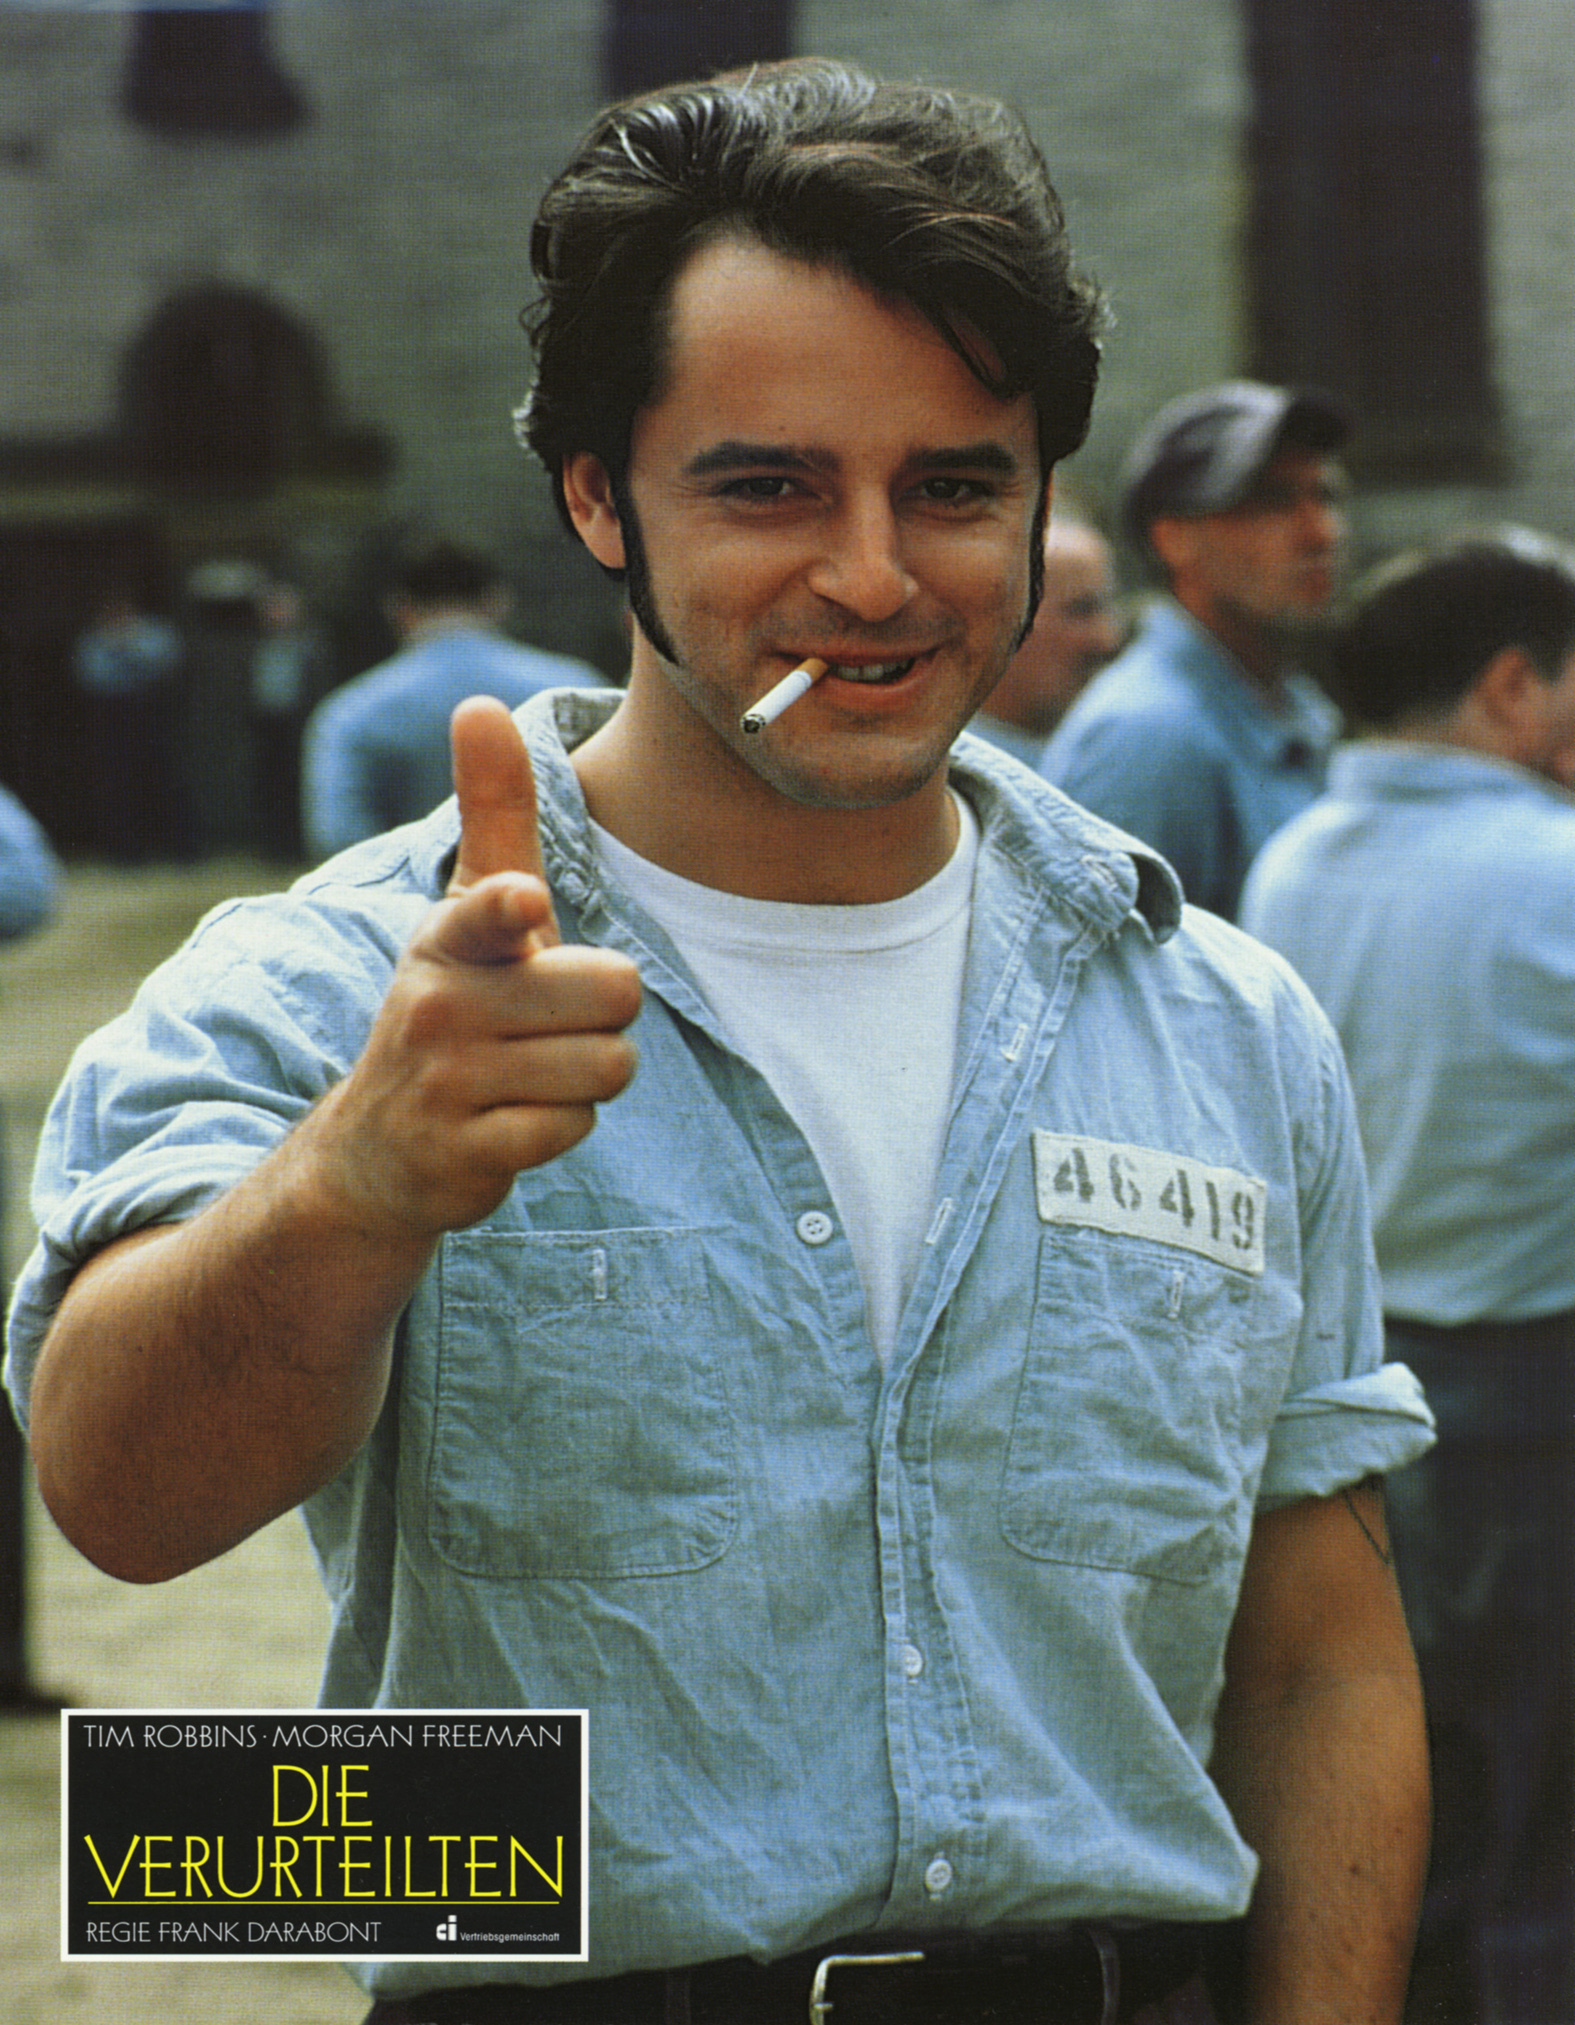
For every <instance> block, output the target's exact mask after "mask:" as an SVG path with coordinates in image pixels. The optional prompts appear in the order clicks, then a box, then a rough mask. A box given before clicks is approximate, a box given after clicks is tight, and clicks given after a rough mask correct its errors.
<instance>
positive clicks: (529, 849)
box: [448, 696, 558, 942]
mask: <svg viewBox="0 0 1575 2025" xmlns="http://www.w3.org/2000/svg"><path fill="white" fill-rule="evenodd" d="M449 742H450V748H451V750H452V753H453V763H454V792H455V794H456V795H457V796H458V798H459V851H458V854H457V856H456V857H455V860H454V875H453V877H452V878H451V879H450V880H449V884H448V890H449V892H450V894H459V893H466V892H469V890H470V889H471V887H473V886H476V885H479V884H480V883H481V881H482V880H483V879H490V878H491V877H492V876H493V874H494V873H497V872H524V873H527V874H528V875H529V876H530V877H532V878H535V879H539V880H540V881H541V882H542V884H543V885H544V886H545V885H546V883H547V870H546V866H545V865H544V864H543V862H542V855H541V834H540V830H539V828H538V823H537V814H536V777H535V775H534V774H533V773H532V771H531V763H530V754H529V752H528V751H527V750H526V747H525V741H524V739H523V738H522V737H521V736H520V729H519V726H518V725H517V724H516V723H515V722H514V719H513V717H512V715H511V714H510V712H509V709H508V707H507V705H506V704H503V703H500V702H499V701H498V700H497V698H496V697H492V696H471V697H468V698H467V699H466V700H465V701H464V702H463V703H461V704H460V706H459V708H458V709H457V710H456V711H455V712H454V715H453V717H452V719H451V720H450V723H449ZM537 933H538V935H539V937H540V939H541V940H543V941H552V942H556V941H557V940H558V932H557V923H556V921H554V920H552V919H551V917H550V916H549V919H548V922H547V923H546V924H545V926H544V927H543V928H542V929H539V930H538V931H537Z"/></svg>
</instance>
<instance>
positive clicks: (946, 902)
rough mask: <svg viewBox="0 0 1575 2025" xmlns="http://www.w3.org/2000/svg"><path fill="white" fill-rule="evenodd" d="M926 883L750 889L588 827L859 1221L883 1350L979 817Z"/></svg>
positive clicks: (922, 1219)
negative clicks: (802, 891)
mask: <svg viewBox="0 0 1575 2025" xmlns="http://www.w3.org/2000/svg"><path fill="white" fill-rule="evenodd" d="M954 800H955V801H956V806H957V811H958V818H959V821H958V840H957V848H956V850H955V851H954V852H953V853H952V856H951V859H950V860H949V862H948V863H947V864H946V865H945V866H944V867H943V868H942V869H941V871H940V872H938V873H937V874H936V876H935V877H934V878H933V879H930V880H927V881H926V882H925V884H924V885H922V886H920V887H919V888H918V889H917V890H916V891H915V892H912V893H906V894H904V895H903V896H902V898H901V899H898V900H882V901H877V902H875V903H874V904H872V905H869V906H857V907H823V906H801V905H799V904H797V903H795V902H788V901H780V900H746V899H744V898H742V897H741V896H740V895H738V894H736V893H724V892H722V891H720V890H719V889H717V888H716V887H713V886H700V885H696V884H695V883H694V882H693V881H692V880H689V879H681V878H679V877H677V875H676V874H674V873H672V872H668V871H665V870H664V869H663V868H662V867H661V866H659V865H654V864H652V863H651V862H650V860H649V859H646V858H641V857H638V856H636V854H635V853H634V852H633V851H631V850H629V849H628V848H627V846H626V845H623V844H620V843H619V842H618V840H617V838H616V837H613V836H610V835H609V834H608V833H607V831H605V830H604V829H602V828H601V827H600V826H599V825H596V824H593V825H592V835H593V837H594V840H595V845H596V849H597V851H598V852H599V853H600V854H601V856H602V860H603V862H604V863H605V864H606V866H607V868H608V870H609V872H611V873H612V875H613V876H614V877H615V878H616V879H617V880H618V882H619V883H620V884H621V885H622V886H624V887H625V888H626V889H627V891H628V892H629V893H631V894H632V895H633V896H634V898H635V899H636V900H637V901H638V902H639V903H640V905H641V906H642V907H643V908H644V909H645V911H646V912H647V913H648V914H649V915H650V916H651V917H652V919H653V920H655V921H656V922H658V923H659V924H660V926H661V927H662V928H663V929H664V930H665V931H666V933H667V934H668V935H669V936H670V937H671V938H672V940H673V943H674V944H675V946H676V947H677V948H678V950H679V951H680V953H681V954H682V956H683V958H684V960H685V962H686V963H688V965H689V966H690V968H691V969H692V970H693V972H694V974H695V977H696V978H697V979H698V980H699V983H700V988H701V990H702V991H703V992H704V993H705V996H706V999H707V1001H708V1002H709V1004H710V1005H711V1007H712V1010H713V1011H714V1012H715V1013H716V1016H717V1019H718V1021H719V1022H720V1024H721V1027H722V1030H723V1032H724V1033H725V1034H726V1035H727V1037H728V1039H729V1040H730V1041H731V1043H732V1044H733V1046H734V1047H735V1048H736V1049H737V1051H738V1053H739V1054H740V1055H742V1056H743V1057H744V1059H745V1060H746V1061H748V1062H751V1063H752V1064H753V1065H754V1066H755V1067H756V1068H757V1069H758V1070H759V1071H760V1073H761V1074H762V1075H763V1076H764V1077H765V1079H766V1081H767V1082H768V1083H769V1084H770V1085H771V1088H772V1090H773V1091H774V1092H775V1093H776V1096H777V1098H778V1100H779V1102H780V1103H781V1104H782V1107H783V1109H784V1110H785V1111H786V1112H787V1113H788V1115H789V1117H790V1118H792V1119H793V1121H794V1123H795V1124H796V1125H797V1126H798V1128H799V1130H800V1131H801V1132H802V1133H803V1134H804V1137H805V1138H806V1139H807V1140H808V1142H809V1145H810V1148H811V1150H812V1151H813V1153H814V1155H815V1157H816V1159H817V1160H818V1161H819V1163H820V1169H821V1172H822V1174H823V1175H824V1176H825V1179H826V1185H827V1187H828V1189H829V1190H830V1193H831V1202H832V1207H833V1208H834V1210H835V1213H836V1215H837V1216H838V1217H839V1218H840V1220H841V1222H842V1225H843V1228H844V1229H845V1231H846V1232H847V1236H848V1242H849V1244H850V1245H851V1246H852V1249H853V1256H854V1261H855V1263H856V1265H857V1267H858V1272H859V1278H860V1280H861V1282H862V1284H863V1287H864V1301H865V1309H866V1312H867V1315H868V1319H869V1329H870V1335H871V1337H872V1339H873V1340H874V1343H875V1347H876V1350H877V1351H878V1352H879V1354H880V1356H881V1357H882V1358H883V1359H884V1358H885V1357H886V1356H887V1355H888V1353H889V1352H890V1349H891V1345H892V1342H893V1339H894V1338H895V1336H896V1332H897V1320H898V1317H899V1315H900V1314H901V1312H902V1304H903V1302H904V1300H905V1299H906V1298H907V1293H908V1289H909V1287H910V1286H911V1285H912V1282H913V1274H914V1270H915V1266H916V1263H917V1260H918V1255H919V1251H920V1247H921V1246H922V1245H923V1242H924V1238H925V1234H926V1232H927V1230H928V1228H929V1224H930V1220H931V1216H932V1214H933V1202H934V1195H935V1177H936V1170H937V1168H938V1167H939V1164H940V1156H941V1147H942V1144H943V1142H944V1140H945V1137H946V1121H947V1116H948V1113H949V1111H950V1108H951V1092H952V1068H953V1061H954V1056H955V1053H956V1045H957V1017H958V1008H959V1005H960V1003H961V998H962V980H963V966H964V963H965V961H966V958H967V953H968V918H969V903H970V900H971V897H972V893H973V875H974V864H975V861H976V859H977V857H978V850H979V829H978V824H977V822H976V821H975V819H974V816H973V812H972V810H971V809H970V808H969V807H968V805H967V804H966V802H964V801H962V800H961V799H960V798H957V797H954Z"/></svg>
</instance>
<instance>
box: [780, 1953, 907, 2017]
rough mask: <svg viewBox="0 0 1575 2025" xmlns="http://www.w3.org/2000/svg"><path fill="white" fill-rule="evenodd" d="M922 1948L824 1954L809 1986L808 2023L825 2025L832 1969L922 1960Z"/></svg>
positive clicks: (877, 1967) (871, 1966)
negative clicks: (897, 1951)
mask: <svg viewBox="0 0 1575 2025" xmlns="http://www.w3.org/2000/svg"><path fill="white" fill-rule="evenodd" d="M923 1960H924V1950H923V1949H922V1948H910V1949H908V1950H906V1951H905V1952H904V1953H902V1954H888V1955H826V1956H823V1957H822V1959H821V1961H820V1962H819V1964H818V1965H817V1966H816V1969H815V1980H814V1982H812V1983H811V1984H810V1986H809V2025H826V2019H827V2017H828V2015H829V2014H830V2011H831V2008H832V2005H831V1999H830V1998H829V1997H828V1996H827V1995H826V1987H827V1985H828V1984H829V1983H830V1981H831V1972H832V1970H833V1969H889V1968H892V1967H894V1966H895V1965H896V1964H897V1963H899V1962H922V1961H923Z"/></svg>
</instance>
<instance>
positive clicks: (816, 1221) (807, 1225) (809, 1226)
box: [798, 1209, 836, 1245]
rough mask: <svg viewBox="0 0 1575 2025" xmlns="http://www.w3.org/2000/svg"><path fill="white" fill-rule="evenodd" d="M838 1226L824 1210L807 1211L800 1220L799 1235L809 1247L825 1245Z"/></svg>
mask: <svg viewBox="0 0 1575 2025" xmlns="http://www.w3.org/2000/svg"><path fill="white" fill-rule="evenodd" d="M835 1229H836V1225H835V1224H834V1223H833V1222H832V1221H831V1218H830V1217H829V1216H827V1214H826V1212H825V1211H824V1210H823V1209H806V1210H805V1212H804V1214H803V1215H802V1216H801V1217H800V1218H799V1220H798V1234H799V1236H800V1237H801V1238H802V1239H803V1240H804V1242H805V1244H807V1245H823V1244H826V1243H828V1242H829V1241H830V1238H831V1234H832V1232H833V1231H834V1230H835Z"/></svg>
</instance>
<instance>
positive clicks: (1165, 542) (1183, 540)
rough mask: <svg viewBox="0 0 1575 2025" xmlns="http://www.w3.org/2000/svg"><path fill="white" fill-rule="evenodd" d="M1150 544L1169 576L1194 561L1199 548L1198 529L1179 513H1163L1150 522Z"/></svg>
mask: <svg viewBox="0 0 1575 2025" xmlns="http://www.w3.org/2000/svg"><path fill="white" fill-rule="evenodd" d="M1148 545H1149V547H1150V548H1151V549H1152V550H1153V551H1154V553H1155V555H1157V556H1158V557H1159V560H1160V563H1161V565H1162V567H1163V568H1164V571H1165V574H1166V575H1167V576H1171V577H1173V576H1175V574H1176V572H1177V571H1178V570H1184V569H1186V567H1187V566H1188V564H1189V563H1190V562H1191V561H1192V559H1193V556H1194V554H1195V553H1196V550H1197V529H1196V527H1195V525H1194V523H1193V522H1192V521H1190V520H1184V519H1183V518H1182V517H1181V516H1180V515H1179V514H1169V513H1164V514H1161V515H1160V517H1159V518H1158V519H1157V520H1151V521H1150V522H1149V524H1148Z"/></svg>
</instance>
